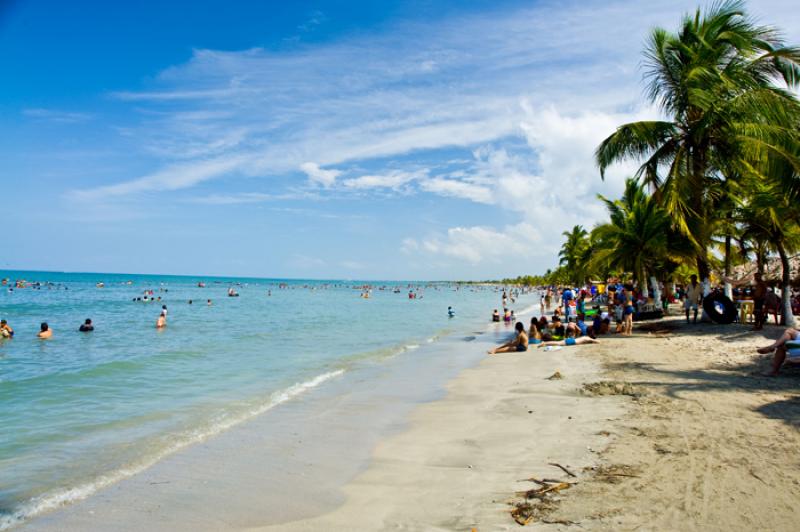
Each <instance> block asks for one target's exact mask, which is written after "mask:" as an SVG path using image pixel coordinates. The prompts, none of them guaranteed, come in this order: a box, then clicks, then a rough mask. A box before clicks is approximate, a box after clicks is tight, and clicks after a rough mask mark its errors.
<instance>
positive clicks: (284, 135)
mask: <svg viewBox="0 0 800 532" xmlns="http://www.w3.org/2000/svg"><path fill="white" fill-rule="evenodd" d="M664 4H665V2H655V6H656V7H657V8H660V9H661V10H662V11H663V10H665V9H666V6H665V5H664ZM580 11H581V12H589V11H591V12H592V16H591V17H589V16H585V15H583V14H581V13H574V14H571V15H570V16H569V17H564V16H563V15H564V13H563V12H562V11H561V10H560V8H556V7H555V6H553V5H544V6H542V7H535V8H525V9H518V10H515V11H512V12H509V11H504V12H500V11H494V12H491V13H490V14H482V15H481V16H463V17H459V18H455V19H448V20H445V21H443V22H438V23H437V24H436V25H435V26H432V25H430V24H427V23H413V24H411V23H407V24H403V25H398V26H397V27H395V28H394V29H393V30H392V31H388V32H385V33H383V34H380V35H361V36H358V37H354V38H351V39H348V40H344V41H339V42H336V43H333V44H325V45H317V46H305V47H301V48H298V49H296V50H289V51H280V52H276V51H270V50H265V49H260V48H254V49H249V50H244V51H235V52H229V51H217V50H195V51H194V53H193V56H192V58H191V60H190V61H189V62H187V63H186V64H183V65H177V66H174V67H171V68H169V69H167V70H165V71H164V72H162V73H161V74H160V75H159V76H158V77H157V78H156V82H155V83H154V85H153V87H151V88H150V89H148V90H144V91H141V92H135V91H124V92H117V93H114V94H113V96H114V97H116V98H118V99H120V100H124V101H136V102H137V103H138V104H140V105H142V106H145V107H144V108H145V109H146V110H148V111H150V112H148V113H147V114H144V115H143V120H142V122H141V125H140V128H139V129H140V131H138V137H139V138H141V139H143V142H145V143H147V144H148V145H150V146H152V147H153V151H154V152H156V153H157V154H158V155H159V156H160V157H161V158H162V159H163V161H164V167H165V169H162V170H156V171H154V172H152V173H151V174H149V175H148V176H143V177H142V178H138V179H134V180H132V183H131V184H130V185H127V186H115V187H114V188H106V191H109V190H113V191H116V192H117V193H122V192H123V191H127V192H128V193H135V192H141V191H145V190H147V189H150V190H177V189H180V188H187V187H191V186H193V185H195V184H197V183H198V182H199V181H198V180H197V179H195V178H192V177H191V176H190V177H188V178H186V177H184V176H183V175H182V173H183V172H186V173H189V174H196V172H197V169H198V168H197V165H191V164H190V165H187V166H185V167H181V166H175V160H177V159H187V158H191V157H202V158H207V157H209V154H214V155H227V152H230V151H235V152H236V156H237V158H241V160H240V161H239V164H238V165H235V166H234V167H229V166H226V165H216V166H214V167H213V168H214V169H215V171H214V172H213V174H212V173H204V174H203V175H204V177H203V179H202V180H209V179H220V178H226V177H227V178H229V177H231V176H235V175H242V176H248V177H259V176H265V177H266V176H270V175H277V174H287V173H291V172H296V171H297V169H298V168H299V167H300V165H303V164H307V163H309V162H310V161H312V162H313V164H316V165H317V166H318V167H320V168H326V169H327V171H334V170H332V169H331V167H332V166H335V167H336V171H342V172H343V171H345V170H346V168H343V167H344V166H347V165H352V164H357V163H360V162H361V161H368V160H374V159H377V158H382V157H400V156H406V155H407V154H412V153H415V152H419V151H421V150H428V151H429V150H436V149H441V148H445V147H472V146H475V145H479V144H482V143H487V142H493V141H497V140H498V139H501V138H504V137H508V136H513V135H522V134H523V133H522V132H521V131H520V123H519V122H520V121H519V118H520V116H521V114H522V113H523V110H522V109H521V107H520V101H521V100H522V99H524V98H529V99H530V100H531V101H535V102H537V103H538V102H542V101H547V102H557V103H558V107H559V109H560V110H561V111H562V112H565V113H571V112H576V111H578V110H580V109H583V108H585V106H586V104H587V101H591V102H592V106H594V107H597V108H599V109H605V110H609V111H613V110H615V108H617V107H619V106H623V105H629V104H630V102H631V100H632V97H634V96H638V94H636V93H633V94H632V92H631V89H632V88H635V83H636V82H637V81H638V80H636V79H635V75H634V72H633V70H634V69H633V68H631V65H635V64H636V62H637V61H638V58H637V57H636V56H635V52H633V51H632V50H633V47H631V46H630V44H631V41H632V42H633V43H636V44H638V42H637V41H638V40H639V37H636V36H632V37H628V36H618V38H616V39H608V35H607V31H606V30H605V29H604V28H607V27H615V24H616V21H617V20H618V18H619V15H620V12H622V11H625V9H623V8H622V7H621V5H620V4H611V5H598V6H595V7H594V8H592V9H585V10H580ZM655 11H656V12H657V11H658V9H655ZM669 11H670V12H674V8H671V7H670V8H669ZM652 12H653V10H651V11H650V12H648V14H646V15H645V16H643V17H642V18H643V19H644V20H647V19H655V18H656V17H655V15H653V16H650V15H651V14H652ZM643 23H645V22H644V21H643ZM410 35H415V36H417V37H416V38H414V39H410V38H409V36H410ZM420 35H421V36H423V37H422V38H419V36H420ZM626 41H627V42H626ZM621 43H623V44H624V45H623V46H621ZM598 57H602V58H603V61H602V62H598V61H597V58H598ZM587 80H591V83H590V84H588V83H586V81H587ZM636 92H638V89H637V90H636ZM187 113H189V114H190V116H191V114H192V113H194V114H201V113H205V115H204V116H205V117H206V118H204V119H203V120H202V123H201V124H198V121H197V120H186V115H187ZM214 113H220V115H221V116H219V117H216V118H215V117H214ZM232 132H235V133H232ZM170 159H173V160H170ZM202 166H203V167H204V168H206V169H207V170H211V168H212V167H211V166H210V165H208V164H206V163H203V164H202ZM166 168H168V169H169V170H168V171H167V170H166ZM317 175H318V176H322V179H321V180H318V182H319V183H321V184H330V183H332V182H333V180H334V179H335V177H334V178H333V179H331V177H330V174H327V175H324V174H317ZM431 186H432V187H437V186H438V187H440V189H441V190H442V191H444V187H449V188H448V190H449V191H450V192H451V193H455V192H457V191H456V187H454V186H452V185H448V184H446V183H445V184H442V183H438V184H434V185H431ZM461 189H463V190H466V189H464V187H461Z"/></svg>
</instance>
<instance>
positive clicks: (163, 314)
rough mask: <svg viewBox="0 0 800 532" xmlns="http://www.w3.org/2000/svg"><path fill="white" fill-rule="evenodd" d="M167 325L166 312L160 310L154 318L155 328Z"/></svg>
mask: <svg viewBox="0 0 800 532" xmlns="http://www.w3.org/2000/svg"><path fill="white" fill-rule="evenodd" d="M166 326H167V313H166V312H165V311H163V310H162V311H161V314H160V315H159V316H158V319H157V320H156V329H163V328H164V327H166Z"/></svg>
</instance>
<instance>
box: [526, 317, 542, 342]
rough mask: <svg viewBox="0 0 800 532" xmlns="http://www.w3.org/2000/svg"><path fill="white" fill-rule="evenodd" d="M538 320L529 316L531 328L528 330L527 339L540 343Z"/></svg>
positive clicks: (540, 334)
mask: <svg viewBox="0 0 800 532" xmlns="http://www.w3.org/2000/svg"><path fill="white" fill-rule="evenodd" d="M538 325H539V322H538V321H537V320H536V318H531V328H530V332H529V333H528V340H529V342H530V343H532V344H541V343H542V333H540V332H539V326H538Z"/></svg>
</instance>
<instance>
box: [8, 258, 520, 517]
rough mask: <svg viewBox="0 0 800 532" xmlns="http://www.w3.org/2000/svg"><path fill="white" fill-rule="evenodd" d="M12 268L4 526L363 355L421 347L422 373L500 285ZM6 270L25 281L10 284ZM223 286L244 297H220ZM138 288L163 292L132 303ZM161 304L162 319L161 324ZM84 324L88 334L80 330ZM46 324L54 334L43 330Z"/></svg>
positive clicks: (480, 315)
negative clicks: (431, 348) (435, 347)
mask: <svg viewBox="0 0 800 532" xmlns="http://www.w3.org/2000/svg"><path fill="white" fill-rule="evenodd" d="M6 277H7V278H10V279H11V282H10V283H9V285H8V286H4V287H2V291H1V292H0V318H4V319H6V320H8V322H9V324H10V325H11V327H13V328H14V330H15V333H16V334H15V337H14V338H13V339H11V340H5V341H3V340H0V427H2V429H1V430H0V530H2V529H4V528H8V527H10V526H13V525H14V524H15V523H19V522H20V520H23V519H25V518H26V517H29V516H31V515H35V514H36V513H39V512H41V511H43V510H47V509H50V508H54V507H57V506H60V505H62V504H64V503H68V502H70V501H73V500H76V499H80V498H82V497H85V496H86V495H88V494H90V493H92V492H94V491H96V490H97V489H100V488H102V487H104V486H107V485H110V484H112V483H114V482H116V481H118V480H120V479H122V478H125V477H126V476H130V475H132V474H134V473H136V472H138V471H141V470H142V469H144V468H146V467H147V466H149V465H151V464H153V463H155V462H156V461H158V460H159V459H160V458H162V457H164V456H166V455H168V454H169V453H172V452H174V451H176V450H179V449H181V448H183V447H185V446H187V445H190V444H192V443H195V442H198V441H202V440H204V439H206V438H208V437H210V436H213V435H215V434H218V433H219V432H221V431H224V430H225V429H227V428H230V427H232V426H234V425H236V424H238V423H240V422H242V421H245V420H247V419H249V418H252V417H253V416H256V415H259V414H262V413H264V412H267V411H268V410H270V409H272V408H274V407H276V406H278V405H280V404H281V403H283V402H286V401H298V400H303V395H304V392H305V391H307V390H309V389H311V388H314V387H317V386H325V383H326V382H329V381H330V380H331V379H337V378H340V377H341V376H342V375H344V374H345V373H347V372H351V371H357V370H358V367H359V365H361V364H380V363H381V360H385V359H389V358H391V357H395V356H418V357H420V368H421V370H424V351H425V350H424V347H425V345H426V344H429V343H431V342H435V341H436V339H437V338H439V337H442V336H445V335H452V334H468V333H469V332H470V331H472V330H474V329H476V328H478V327H483V328H485V327H486V323H487V322H488V318H489V316H490V313H491V311H492V309H493V308H496V307H499V306H500V303H501V302H500V295H499V293H498V292H497V291H496V288H495V287H488V286H484V287H476V286H460V287H459V286H457V285H453V284H446V283H433V284H425V283H416V282H402V283H399V282H376V281H371V282H369V283H368V284H370V285H371V286H372V289H371V291H370V297H369V298H364V297H361V296H362V293H363V289H362V288H360V287H361V286H362V285H364V284H367V283H365V282H361V281H302V280H300V281H298V280H291V281H282V280H272V279H247V278H213V277H179V276H150V275H120V274H74V273H49V272H21V271H0V278H6ZM15 279H25V280H26V281H27V282H28V283H29V286H28V287H27V288H23V289H14V290H13V291H9V290H8V287H9V286H13V281H14V280H15ZM37 282H38V283H41V284H40V285H39V286H30V283H37ZM200 282H203V283H205V287H200V286H198V283H200ZM97 283H103V284H104V287H98V286H97ZM231 287H233V288H234V289H235V290H236V291H237V292H238V293H239V297H227V292H228V289H229V288H231ZM145 290H152V291H153V294H154V297H155V298H156V299H157V298H159V297H160V298H161V301H154V302H139V301H133V300H134V299H135V298H137V297H142V295H143V293H144V291H145ZM409 290H414V291H415V292H416V293H417V294H418V297H417V298H416V299H409V297H408V292H409ZM208 299H211V300H212V304H211V305H210V306H209V305H208V304H207V300H208ZM531 299H533V298H531ZM190 300H191V301H192V303H191V304H190V303H189V301H190ZM162 305H166V306H167V309H168V326H167V328H166V329H164V330H156V328H155V322H156V319H157V317H158V315H159V312H160V310H161V306H162ZM448 306H452V307H453V308H454V309H455V311H456V316H455V317H454V318H449V317H448V314H447V307H448ZM517 306H518V307H521V305H519V304H518V305H517ZM85 318H91V319H92V321H93V322H94V325H95V331H94V332H91V333H80V332H78V327H79V325H80V324H81V323H82V322H83V321H84V319H85ZM43 321H46V322H47V323H48V324H49V325H50V328H51V329H52V330H53V338H52V339H50V340H47V341H43V340H39V339H37V338H36V333H37V332H38V330H39V324H40V323H41V322H43ZM420 346H422V347H423V349H418V348H419V347H420Z"/></svg>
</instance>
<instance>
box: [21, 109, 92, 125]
mask: <svg viewBox="0 0 800 532" xmlns="http://www.w3.org/2000/svg"><path fill="white" fill-rule="evenodd" d="M22 114H23V115H24V116H26V117H28V118H33V119H36V120H45V121H49V122H56V123H62V124H75V123H77V122H86V121H87V120H91V119H92V115H91V114H89V113H78V112H75V111H60V110H57V109H43V108H33V109H23V110H22Z"/></svg>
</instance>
